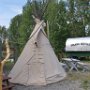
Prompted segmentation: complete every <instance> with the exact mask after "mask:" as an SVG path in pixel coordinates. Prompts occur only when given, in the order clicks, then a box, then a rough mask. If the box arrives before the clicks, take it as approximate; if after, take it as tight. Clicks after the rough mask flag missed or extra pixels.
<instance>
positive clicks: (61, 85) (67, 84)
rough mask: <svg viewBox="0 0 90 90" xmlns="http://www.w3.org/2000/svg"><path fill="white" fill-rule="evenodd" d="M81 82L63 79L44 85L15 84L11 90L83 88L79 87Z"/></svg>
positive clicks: (71, 89) (74, 89)
mask: <svg viewBox="0 0 90 90" xmlns="http://www.w3.org/2000/svg"><path fill="white" fill-rule="evenodd" d="M80 85H81V83H80V82H78V81H69V80H64V81H61V82H58V83H54V84H50V85H46V86H28V87H25V86H21V85H15V87H14V88H13V90H84V89H83V88H82V87H80Z"/></svg>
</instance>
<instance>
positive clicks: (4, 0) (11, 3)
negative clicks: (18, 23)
mask: <svg viewBox="0 0 90 90" xmlns="http://www.w3.org/2000/svg"><path fill="white" fill-rule="evenodd" d="M26 2H27V0H0V25H2V26H3V25H4V26H6V27H7V28H8V27H9V25H10V20H11V19H12V18H13V17H14V16H15V15H17V14H20V13H22V7H23V6H24V5H25V3H26Z"/></svg>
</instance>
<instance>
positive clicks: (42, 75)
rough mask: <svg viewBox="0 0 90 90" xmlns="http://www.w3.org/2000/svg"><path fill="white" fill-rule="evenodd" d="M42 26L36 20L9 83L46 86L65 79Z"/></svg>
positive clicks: (64, 74) (42, 23)
mask: <svg viewBox="0 0 90 90" xmlns="http://www.w3.org/2000/svg"><path fill="white" fill-rule="evenodd" d="M44 24H45V23H44V21H40V20H38V19H36V26H35V28H34V30H33V32H32V34H31V35H30V38H29V40H28V42H27V43H26V45H25V47H24V49H23V51H22V53H21V55H20V57H19V58H18V60H17V62H16V64H15V65H14V67H13V69H12V70H11V72H10V74H9V76H10V77H11V80H10V82H12V83H18V84H23V85H27V86H28V85H46V84H49V83H54V82H57V81H60V80H62V79H64V78H65V77H66V73H65V71H64V69H63V68H62V66H61V64H60V62H59V61H58V59H57V57H56V55H55V53H54V51H53V48H52V47H51V45H50V42H49V40H48V38H47V36H46V34H45V32H44Z"/></svg>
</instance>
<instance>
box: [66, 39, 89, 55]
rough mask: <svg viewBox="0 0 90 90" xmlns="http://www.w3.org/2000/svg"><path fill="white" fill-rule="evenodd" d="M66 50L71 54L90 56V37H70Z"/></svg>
mask: <svg viewBox="0 0 90 90" xmlns="http://www.w3.org/2000/svg"><path fill="white" fill-rule="evenodd" d="M65 51H66V52H67V53H68V54H69V55H71V56H90V37H79V38H68V39H67V40H66V45H65Z"/></svg>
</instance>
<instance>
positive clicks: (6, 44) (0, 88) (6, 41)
mask: <svg viewBox="0 0 90 90" xmlns="http://www.w3.org/2000/svg"><path fill="white" fill-rule="evenodd" d="M5 46H6V57H5V59H4V60H3V61H1V62H0V90H2V79H3V77H2V76H3V66H4V64H5V63H6V61H7V59H8V58H9V56H10V48H9V44H8V39H6V40H5Z"/></svg>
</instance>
